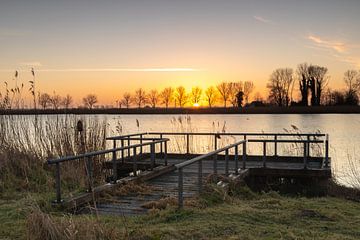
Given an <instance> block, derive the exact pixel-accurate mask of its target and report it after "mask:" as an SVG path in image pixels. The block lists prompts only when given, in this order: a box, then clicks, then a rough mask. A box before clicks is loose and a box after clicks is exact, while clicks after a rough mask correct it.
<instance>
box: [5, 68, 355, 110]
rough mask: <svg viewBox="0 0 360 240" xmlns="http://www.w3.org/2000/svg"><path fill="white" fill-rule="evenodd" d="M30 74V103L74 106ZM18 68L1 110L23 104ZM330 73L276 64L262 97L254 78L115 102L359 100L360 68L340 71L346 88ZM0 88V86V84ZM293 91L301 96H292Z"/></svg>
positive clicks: (140, 92) (90, 100)
mask: <svg viewBox="0 0 360 240" xmlns="http://www.w3.org/2000/svg"><path fill="white" fill-rule="evenodd" d="M31 74H32V77H33V78H32V79H31V80H30V81H29V90H28V91H29V93H30V96H31V97H32V102H33V108H35V109H36V108H41V109H48V108H52V109H60V108H63V109H68V108H70V107H73V105H74V101H73V98H72V96H70V95H69V94H67V95H66V96H60V95H59V94H57V93H56V92H53V94H49V93H42V92H40V91H37V89H36V78H35V72H34V69H31ZM18 78H19V73H18V71H15V75H14V78H13V81H14V84H13V87H9V85H10V84H9V83H8V82H4V83H5V88H4V90H5V91H3V93H2V92H1V91H0V109H12V108H15V109H19V108H21V107H23V106H24V98H23V92H24V88H25V84H24V83H21V84H20V83H19V79H18ZM329 80H330V76H329V74H328V69H327V68H326V67H323V66H318V65H313V64H307V63H302V64H299V65H298V66H297V68H296V70H295V71H294V70H293V69H292V68H279V69H275V70H274V71H273V72H272V73H271V75H270V78H269V80H268V83H267V89H268V91H269V93H268V96H267V98H266V99H263V98H262V96H261V94H260V93H259V92H256V93H255V94H254V95H253V96H252V94H253V93H254V89H255V85H254V83H253V82H252V81H245V82H243V81H238V82H221V83H219V84H218V85H216V86H209V87H208V88H206V89H202V88H200V87H198V86H197V87H193V88H192V89H191V91H189V92H187V91H186V89H185V88H184V87H183V86H178V87H175V88H173V87H165V88H164V89H162V90H158V89H151V90H149V91H146V90H144V89H143V88H138V89H137V90H136V91H135V92H133V93H130V92H125V93H124V94H122V96H121V97H120V98H119V99H118V100H116V107H118V108H130V107H137V108H143V107H152V108H156V107H165V108H169V107H175V108H183V107H186V106H196V107H197V106H200V105H201V106H206V107H209V108H212V107H214V106H223V107H224V108H226V107H229V106H230V107H243V106H246V105H248V104H250V99H251V96H252V99H253V100H254V101H255V102H256V103H257V104H260V105H277V106H282V107H288V106H319V105H358V104H359V93H360V71H357V70H348V71H346V72H345V73H344V79H343V81H344V85H345V89H344V90H336V89H335V90H333V89H331V88H329V87H328V83H329ZM0 90H1V89H0ZM294 93H298V95H299V97H297V98H296V99H298V100H294ZM98 102H99V101H98V97H97V96H96V95H95V94H88V95H86V96H84V97H83V98H82V105H81V106H78V107H84V108H89V109H92V108H94V107H95V105H96V104H97V103H98Z"/></svg>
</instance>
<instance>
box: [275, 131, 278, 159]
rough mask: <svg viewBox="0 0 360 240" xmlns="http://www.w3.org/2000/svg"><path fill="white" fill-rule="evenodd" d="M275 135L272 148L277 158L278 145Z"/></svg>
mask: <svg viewBox="0 0 360 240" xmlns="http://www.w3.org/2000/svg"><path fill="white" fill-rule="evenodd" d="M277 137H278V136H277V134H275V137H274V140H275V141H274V144H275V146H274V155H275V156H277V155H278V150H277V147H278V145H277Z"/></svg>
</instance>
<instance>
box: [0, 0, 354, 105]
mask: <svg viewBox="0 0 360 240" xmlns="http://www.w3.org/2000/svg"><path fill="white" fill-rule="evenodd" d="M359 10H360V1H358V0H312V1H311V0H303V1H297V0H263V1H261V0H248V1H245V0H244V1H242V0H236V1H235V0H181V1H180V0H179V1H178V0H129V1H127V0H102V1H98V0H86V1H85V0H62V1H55V0H23V1H21V0H0V84H1V85H0V91H2V92H3V91H4V82H5V81H7V82H9V83H14V80H13V79H14V72H15V70H18V71H19V81H20V82H24V83H26V84H28V81H29V80H31V74H30V69H31V68H32V67H33V68H34V69H35V73H36V84H37V89H38V91H40V92H48V93H53V92H54V91H55V92H56V93H57V94H60V95H65V94H70V95H72V96H73V97H74V99H75V102H80V101H81V98H82V97H83V96H85V95H86V94H88V93H95V94H97V95H98V98H99V101H100V102H101V103H102V104H114V102H115V100H117V99H119V98H121V96H122V94H123V93H124V92H128V91H130V92H133V91H134V90H135V89H137V88H139V87H142V88H144V89H146V90H150V89H153V88H157V89H161V88H164V87H167V86H172V87H176V86H179V85H183V86H185V87H186V88H187V89H188V90H190V89H191V87H193V86H200V87H202V88H206V87H208V86H210V85H216V84H218V83H220V82H222V81H253V82H254V84H255V91H254V92H260V93H261V94H262V95H263V96H266V91H267V90H266V83H267V81H268V79H269V76H270V74H271V72H272V71H273V70H275V69H276V68H283V67H290V68H293V69H296V67H297V65H298V64H300V63H303V62H307V63H312V64H317V65H321V66H325V67H327V68H328V69H329V75H330V84H329V85H330V86H331V87H332V88H342V87H343V74H344V72H345V71H346V70H348V69H360V31H359V23H360V14H358V12H359Z"/></svg>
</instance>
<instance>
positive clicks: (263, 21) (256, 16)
mask: <svg viewBox="0 0 360 240" xmlns="http://www.w3.org/2000/svg"><path fill="white" fill-rule="evenodd" d="M253 18H254V19H255V20H256V21H258V22H261V23H265V24H273V21H271V20H269V19H266V18H264V17H261V16H258V15H254V16H253Z"/></svg>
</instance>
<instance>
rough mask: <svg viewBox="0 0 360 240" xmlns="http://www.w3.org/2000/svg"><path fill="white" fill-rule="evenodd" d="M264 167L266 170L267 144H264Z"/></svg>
mask: <svg viewBox="0 0 360 240" xmlns="http://www.w3.org/2000/svg"><path fill="white" fill-rule="evenodd" d="M262 160H263V167H264V168H266V142H265V141H264V142H263V158H262Z"/></svg>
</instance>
